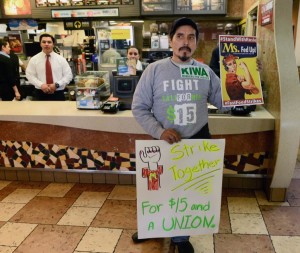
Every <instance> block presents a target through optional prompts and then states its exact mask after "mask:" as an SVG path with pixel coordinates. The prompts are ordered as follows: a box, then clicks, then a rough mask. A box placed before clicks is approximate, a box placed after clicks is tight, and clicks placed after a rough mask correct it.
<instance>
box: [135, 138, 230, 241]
mask: <svg viewBox="0 0 300 253" xmlns="http://www.w3.org/2000/svg"><path fill="white" fill-rule="evenodd" d="M224 149H225V140H224V139H218V140H216V139H215V140H214V139H210V140H192V139H189V140H182V141H181V142H179V143H175V144H173V145H170V144H168V143H167V142H165V141H161V140H147V141H142V140H138V141H136V183H137V215H138V236H139V238H158V237H172V236H185V235H199V234H212V233H217V232H218V229H219V222H220V209H221V191H222V178H223V160H224Z"/></svg>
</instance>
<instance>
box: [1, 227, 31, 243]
mask: <svg viewBox="0 0 300 253" xmlns="http://www.w3.org/2000/svg"><path fill="white" fill-rule="evenodd" d="M36 226H37V224H27V223H12V222H7V223H6V224H5V225H3V226H2V227H1V228H0V242H1V244H2V245H3V246H13V247H15V246H19V245H20V244H21V243H22V242H23V241H24V239H25V238H26V237H27V236H28V235H29V234H30V233H31V232H32V230H34V228H35V227H36Z"/></svg>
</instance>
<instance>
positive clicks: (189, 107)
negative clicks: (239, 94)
mask: <svg viewBox="0 0 300 253" xmlns="http://www.w3.org/2000/svg"><path fill="white" fill-rule="evenodd" d="M208 102H209V103H210V104H212V105H214V106H216V107H217V108H218V109H219V110H221V111H222V110H226V109H225V108H222V99H221V83H220V79H219V78H218V77H217V76H216V74H215V73H214V72H213V71H212V70H211V69H210V68H209V67H208V66H207V65H205V64H203V63H200V62H197V61H195V60H192V61H191V63H190V64H189V65H178V64H176V63H174V62H173V61H172V60H171V58H165V59H162V60H159V61H156V62H154V63H151V64H150V65H149V66H148V67H147V68H146V69H145V71H144V72H143V74H142V76H141V78H140V81H139V83H138V85H137V87H136V90H135V93H134V96H133V102H132V113H133V115H134V117H135V119H136V120H137V122H138V123H139V124H140V125H141V126H142V127H143V129H144V130H145V131H146V132H147V133H148V134H149V135H151V136H152V137H153V138H156V139H160V136H161V134H162V133H163V131H164V130H165V129H167V128H173V129H175V130H176V131H178V132H179V133H180V134H181V137H182V138H184V139H187V138H189V137H191V136H193V135H194V134H196V133H197V132H199V130H200V129H201V128H202V127H203V126H204V125H205V124H207V123H208V110H207V103H208Z"/></svg>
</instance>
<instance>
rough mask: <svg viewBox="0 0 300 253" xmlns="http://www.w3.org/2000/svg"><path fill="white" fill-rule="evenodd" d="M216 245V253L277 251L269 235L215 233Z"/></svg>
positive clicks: (272, 252)
mask: <svg viewBox="0 0 300 253" xmlns="http://www.w3.org/2000/svg"><path fill="white" fill-rule="evenodd" d="M214 245H215V251H214V252H215V253H275V251H274V248H273V245H272V241H271V239H270V237H269V236H267V235H239V234H215V235H214ZM196 253H197V252H196Z"/></svg>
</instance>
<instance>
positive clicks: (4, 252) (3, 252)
mask: <svg viewBox="0 0 300 253" xmlns="http://www.w3.org/2000/svg"><path fill="white" fill-rule="evenodd" d="M16 248H17V247H7V246H0V253H12V252H14V250H15V249H16Z"/></svg>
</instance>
